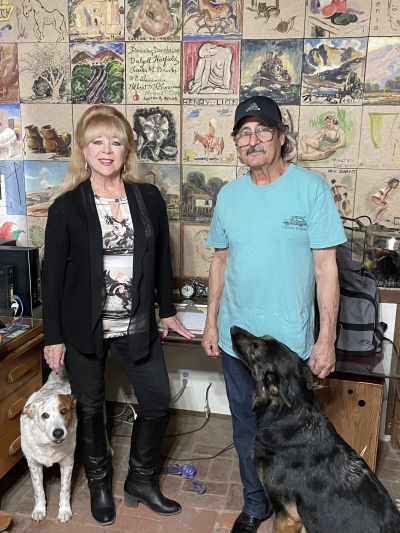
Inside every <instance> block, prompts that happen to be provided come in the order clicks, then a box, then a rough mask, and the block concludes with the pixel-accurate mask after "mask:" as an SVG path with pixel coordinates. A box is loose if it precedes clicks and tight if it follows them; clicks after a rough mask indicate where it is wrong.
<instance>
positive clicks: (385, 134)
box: [358, 105, 400, 169]
mask: <svg viewBox="0 0 400 533" xmlns="http://www.w3.org/2000/svg"><path fill="white" fill-rule="evenodd" d="M361 131H362V132H363V136H362V142H361V143H360V153H359V163H358V166H359V167H360V168H364V167H367V168H379V169H383V168H389V169H390V168H392V169H395V168H400V110H399V108H398V107H397V106H382V105H381V106H364V108H363V114H362V122H361Z"/></svg>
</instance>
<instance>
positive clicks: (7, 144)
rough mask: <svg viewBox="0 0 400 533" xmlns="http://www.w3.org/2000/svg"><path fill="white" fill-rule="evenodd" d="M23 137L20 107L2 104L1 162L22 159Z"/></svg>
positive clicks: (0, 127)
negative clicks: (2, 160)
mask: <svg viewBox="0 0 400 533" xmlns="http://www.w3.org/2000/svg"><path fill="white" fill-rule="evenodd" d="M21 137H22V128H21V110H20V105H19V104H2V103H0V160H1V159H22V147H21V144H22V143H21Z"/></svg>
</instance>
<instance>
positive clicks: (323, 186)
mask: <svg viewBox="0 0 400 533" xmlns="http://www.w3.org/2000/svg"><path fill="white" fill-rule="evenodd" d="M345 241H346V236H345V233H344V230H343V225H342V222H341V220H340V216H339V213H338V210H337V208H336V206H335V203H334V200H333V197H332V193H331V191H330V189H329V186H328V184H327V183H326V181H325V180H324V179H323V178H322V176H320V175H319V174H317V173H316V172H312V171H310V170H307V169H304V168H301V167H297V166H295V165H293V164H291V165H289V168H288V169H287V170H286V172H285V173H284V174H283V175H282V176H281V177H280V178H279V179H277V180H276V181H274V182H272V183H271V184H269V185H264V186H259V185H256V184H254V183H253V182H252V181H251V178H250V175H249V174H246V175H245V176H242V177H240V178H238V179H236V180H234V181H232V182H230V183H228V184H227V185H225V186H224V187H223V188H222V189H221V191H220V192H219V194H218V199H217V205H216V208H215V212H214V216H213V219H212V221H211V226H210V231H209V233H208V236H207V239H206V243H207V244H208V245H209V246H212V247H214V248H228V256H227V264H226V269H225V279H224V289H223V293H222V297H221V302H220V309H219V313H218V334H219V345H220V346H221V348H222V349H223V350H224V351H225V352H227V353H228V354H230V355H233V356H235V353H234V351H233V348H232V342H231V337H230V328H231V326H233V325H236V326H240V327H242V328H244V329H246V330H247V331H249V332H250V333H253V334H254V335H257V336H262V335H270V336H272V337H275V338H276V339H278V340H279V341H281V342H283V343H284V344H286V345H287V346H289V347H290V348H291V349H292V350H293V351H295V352H297V353H298V354H299V355H300V357H302V358H303V359H307V358H308V357H309V356H310V352H311V349H312V347H313V345H314V301H315V275H314V261H313V255H312V249H313V248H328V247H330V246H336V245H338V244H341V243H343V242H345Z"/></svg>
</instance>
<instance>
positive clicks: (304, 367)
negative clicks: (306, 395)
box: [299, 359, 314, 390]
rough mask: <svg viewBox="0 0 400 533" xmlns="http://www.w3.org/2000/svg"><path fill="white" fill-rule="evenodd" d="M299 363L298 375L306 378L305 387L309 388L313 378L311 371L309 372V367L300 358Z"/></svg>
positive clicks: (311, 386) (311, 385)
mask: <svg viewBox="0 0 400 533" xmlns="http://www.w3.org/2000/svg"><path fill="white" fill-rule="evenodd" d="M299 365H300V376H301V377H303V378H304V379H305V380H306V383H307V389H308V390H311V389H312V388H313V384H314V378H313V373H312V372H311V368H310V367H309V366H308V364H307V363H306V362H305V361H303V360H302V359H299Z"/></svg>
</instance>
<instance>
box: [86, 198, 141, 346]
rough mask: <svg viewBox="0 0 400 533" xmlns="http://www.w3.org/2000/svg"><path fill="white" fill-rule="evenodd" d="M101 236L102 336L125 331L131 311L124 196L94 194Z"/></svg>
mask: <svg viewBox="0 0 400 533" xmlns="http://www.w3.org/2000/svg"><path fill="white" fill-rule="evenodd" d="M95 202H96V207H97V212H98V214H99V220H100V225H101V229H102V236H103V275H104V281H105V288H106V302H105V304H104V308H103V313H102V318H103V332H104V337H118V336H121V335H126V334H127V330H128V326H129V317H130V311H131V304H132V298H131V287H132V254H133V243H134V231H133V224H132V219H131V215H130V212H129V205H128V201H127V198H118V199H117V200H113V199H109V198H100V197H98V196H96V195H95Z"/></svg>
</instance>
